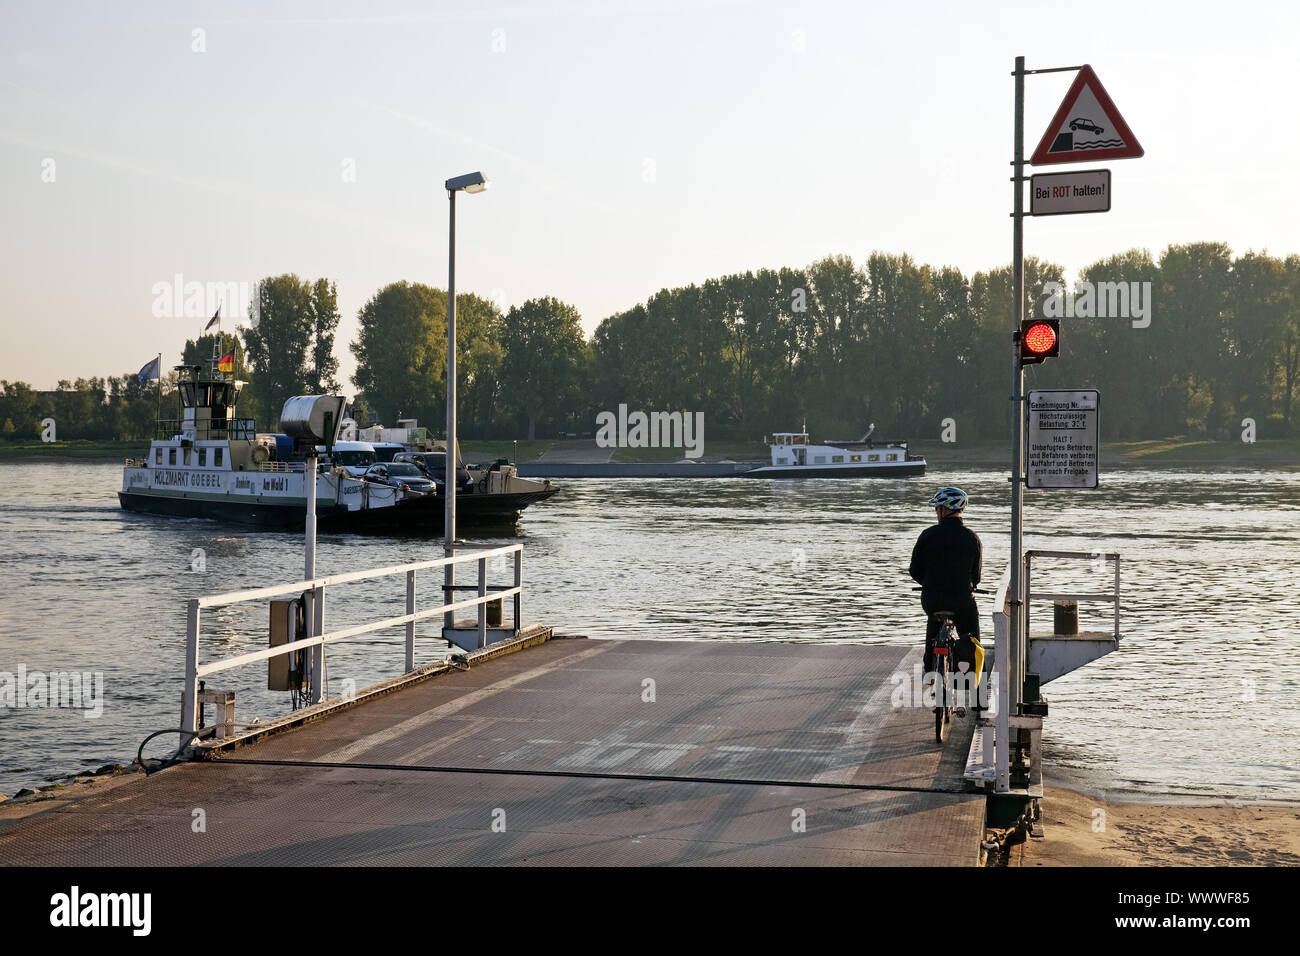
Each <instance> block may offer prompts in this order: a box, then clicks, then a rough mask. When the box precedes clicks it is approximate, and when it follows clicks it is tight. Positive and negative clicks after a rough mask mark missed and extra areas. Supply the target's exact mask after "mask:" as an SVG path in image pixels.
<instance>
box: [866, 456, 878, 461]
mask: <svg viewBox="0 0 1300 956" xmlns="http://www.w3.org/2000/svg"><path fill="white" fill-rule="evenodd" d="M867 461H880V456H879V455H868V456H867Z"/></svg>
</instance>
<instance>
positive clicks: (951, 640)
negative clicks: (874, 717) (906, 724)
mask: <svg viewBox="0 0 1300 956" xmlns="http://www.w3.org/2000/svg"><path fill="white" fill-rule="evenodd" d="M953 617H954V614H953V612H952V611H935V612H934V613H933V614H931V615H930V618H931V620H933V621H936V622H937V623H938V624H939V629H938V630H937V631H936V632H935V636H934V639H933V640H932V641H931V642H930V645H929V648H928V650H929V651H930V660H931V663H932V666H933V668H934V675H935V679H934V693H935V698H934V740H935V743H940V744H941V743H943V742H944V739H945V738H946V737H947V735H948V728H949V725H951V724H952V718H953V711H954V710H956V712H957V716H958V717H965V716H966V708H965V706H961V705H958V704H957V688H956V684H955V677H954V678H951V679H950V677H949V675H950V674H953V675H956V674H963V675H964V674H966V673H968V672H969V671H970V662H969V661H958V660H957V659H956V652H957V644H958V642H959V641H960V638H959V637H958V635H957V625H956V624H955V623H954V622H953Z"/></svg>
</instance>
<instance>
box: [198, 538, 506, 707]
mask: <svg viewBox="0 0 1300 956" xmlns="http://www.w3.org/2000/svg"><path fill="white" fill-rule="evenodd" d="M523 551H524V546H523V545H522V544H508V545H503V546H501V547H496V548H489V549H486V550H477V549H476V550H475V551H474V552H473V553H470V554H460V555H455V556H452V557H449V558H436V559H434V560H431V561H417V562H414V563H411V564H398V565H392V566H389V567H385V568H373V569H371V570H368V571H353V572H349V573H347V574H334V575H329V576H327V577H317V578H313V579H311V580H309V581H307V580H304V581H295V582H294V583H292V584H280V585H275V586H272V587H265V588H252V589H249V590H245V591H228V592H226V593H225V594H211V595H208V596H207V597H199V598H190V599H189V600H188V601H187V602H186V626H185V689H184V691H183V694H182V700H183V703H182V709H181V726H182V727H183V728H185V730H186V732H187V733H189V732H195V731H197V730H198V695H199V679H200V678H202V677H206V676H208V675H210V674H215V673H219V672H221V671H225V670H230V669H232V668H235V667H241V666H243V665H245V664H252V663H255V662H257V661H262V660H270V659H271V658H273V657H280V656H282V655H285V654H296V653H299V652H301V651H304V650H308V649H310V648H313V647H321V648H322V650H323V648H324V645H326V644H331V643H336V642H339V641H344V640H347V639H349V638H353V637H359V636H360V635H362V634H369V633H372V632H374V631H382V630H387V629H390V628H395V627H401V626H403V625H405V627H406V673H410V672H411V671H413V670H415V624H416V622H417V621H423V620H427V619H428V618H432V617H437V616H438V615H446V614H450V613H452V612H455V611H458V610H461V609H462V608H467V607H477V608H478V621H477V624H478V643H479V646H480V647H486V646H487V605H488V603H489V602H492V601H497V600H500V599H504V598H506V597H513V598H514V622H513V623H514V627H515V628H516V629H518V628H519V626H520V625H519V622H520V617H519V610H520V599H521V596H522V594H523ZM511 554H513V555H514V584H513V586H508V587H494V588H493V589H492V590H491V591H489V589H488V584H487V562H488V561H489V560H492V559H494V558H502V559H504V558H505V557H506V556H507V555H511ZM471 563H473V564H476V565H478V584H477V588H476V589H477V591H478V593H477V594H476V595H475V596H473V597H470V598H463V599H461V600H458V601H457V600H446V601H444V603H443V604H441V605H439V606H438V607H433V608H426V609H424V610H422V611H418V610H416V607H415V580H416V573H417V572H419V571H425V570H431V569H434V568H447V567H455V566H456V565H461V564H471ZM396 574H405V575H406V613H405V614H399V615H396V616H394V617H388V618H384V619H383V620H379V621H372V622H370V623H369V624H359V625H356V626H353V627H347V628H342V629H340V630H337V631H331V632H328V633H321V632H322V631H324V622H325V590H326V589H327V588H330V587H336V586H338V585H341V584H352V583H355V582H357V581H370V580H374V579H375V578H382V577H390V576H392V575H396ZM459 589H460V588H459V587H458V586H453V588H452V589H451V590H447V589H445V588H444V593H445V594H447V596H451V594H452V592H453V591H454V590H459ZM306 591H310V592H311V594H312V601H311V605H310V606H311V609H312V614H311V617H310V619H309V620H308V622H307V636H306V637H304V638H302V639H299V640H294V641H289V642H287V643H285V644H281V645H279V646H277V647H267V648H262V649H260V650H256V651H249V652H247V653H244V654H237V655H235V656H234V657H229V658H225V659H222V660H217V661H209V662H208V663H205V664H200V663H199V643H200V636H201V613H200V612H201V611H202V610H203V609H205V608H214V607H226V606H229V605H232V604H245V603H248V602H251V601H263V600H268V599H270V598H274V597H283V596H285V595H289V594H293V595H298V594H302V593H303V592H306ZM320 677H321V675H320V672H319V669H315V668H314V669H313V672H312V683H311V700H310V702H311V703H313V704H315V703H319V702H320V700H321V697H322V686H321V681H320Z"/></svg>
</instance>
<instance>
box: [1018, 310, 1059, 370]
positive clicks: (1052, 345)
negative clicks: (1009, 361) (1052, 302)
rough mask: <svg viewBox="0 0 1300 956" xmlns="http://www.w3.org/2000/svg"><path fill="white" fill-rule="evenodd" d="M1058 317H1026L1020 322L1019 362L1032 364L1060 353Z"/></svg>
mask: <svg viewBox="0 0 1300 956" xmlns="http://www.w3.org/2000/svg"><path fill="white" fill-rule="evenodd" d="M1060 332H1061V323H1060V320H1059V319H1028V320H1026V321H1024V322H1022V323H1020V364H1021V365H1033V364H1036V363H1038V362H1041V361H1043V359H1049V358H1055V357H1056V356H1058V355H1060V354H1061V334H1060Z"/></svg>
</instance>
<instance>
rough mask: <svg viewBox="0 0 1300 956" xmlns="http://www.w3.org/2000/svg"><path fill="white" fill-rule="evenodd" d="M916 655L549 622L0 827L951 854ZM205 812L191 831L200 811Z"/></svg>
mask: <svg viewBox="0 0 1300 956" xmlns="http://www.w3.org/2000/svg"><path fill="white" fill-rule="evenodd" d="M919 659H920V648H919V646H917V647H915V648H905V647H896V646H878V645H876V646H872V645H860V644H849V643H834V644H828V643H823V644H805V643H780V642H761V643H760V642H743V641H654V640H618V641H603V640H586V639H553V640H550V641H548V642H546V643H543V644H540V645H538V646H535V647H530V648H528V649H525V650H521V651H519V652H518V653H513V654H507V655H504V656H495V657H491V658H489V659H484V660H482V661H474V662H472V663H471V666H470V667H469V669H467V670H455V671H452V672H449V673H444V674H440V675H437V676H433V677H430V678H429V679H426V680H423V681H420V682H418V683H414V684H411V685H410V686H407V687H404V688H403V689H401V690H398V691H395V692H393V693H390V694H386V695H384V696H379V697H375V698H372V699H367V700H364V701H362V702H360V703H358V704H357V705H356V706H354V707H352V708H350V709H347V710H343V711H340V712H337V713H334V714H331V715H330V716H329V717H327V718H325V719H321V720H317V721H315V722H312V723H308V724H305V725H303V726H299V727H296V728H294V729H291V730H286V731H284V732H281V733H277V734H273V735H270V736H267V737H264V738H263V739H261V740H258V741H256V742H254V743H251V744H248V745H245V746H240V747H237V748H232V749H227V750H221V751H212V752H210V753H209V754H208V757H209V759H207V760H204V761H199V762H193V763H187V764H182V765H179V766H176V767H173V768H170V769H168V770H165V771H162V772H160V773H156V774H153V775H151V776H149V777H147V778H146V777H144V776H143V775H139V776H137V777H136V778H135V779H133V780H132V781H131V782H130V783H127V784H123V785H121V786H119V787H117V788H115V789H113V790H111V791H107V792H104V793H100V794H92V795H90V796H87V797H85V798H83V799H81V800H78V801H75V802H72V803H69V804H66V805H64V806H60V807H57V808H55V809H53V810H50V811H47V812H45V813H41V814H37V815H35V816H32V817H28V818H27V819H24V820H20V821H14V822H10V823H9V824H8V825H5V826H3V827H2V828H0V859H2V860H4V861H5V862H6V863H8V864H9V865H49V866H53V865H59V866H68V865H71V866H135V865H164V866H192V865H225V866H231V865H236V866H265V865H292V866H336V865H370V866H374V865H396V866H434V865H554V866H570V865H664V866H673V865H747V866H772V865H852V866H874V865H956V866H973V865H977V863H978V861H979V852H980V841H981V839H982V837H983V834H984V829H983V827H984V806H985V797H984V795H983V794H981V793H971V792H968V791H967V789H966V787H965V785H964V783H963V780H962V773H963V770H964V767H965V761H966V753H967V749H968V747H969V743H970V739H971V735H972V732H973V720H972V719H971V718H970V717H967V718H965V719H963V720H959V721H958V722H957V724H956V727H955V728H954V731H953V733H952V734H951V735H950V736H949V739H948V742H947V743H946V744H945V745H943V746H940V745H938V744H936V743H935V742H934V739H933V714H932V712H931V711H930V710H928V709H925V708H918V707H898V706H894V702H893V700H892V698H893V697H894V695H895V692H896V690H897V688H898V686H899V679H898V678H896V677H895V675H897V674H900V673H901V674H906V675H907V680H909V681H910V680H911V679H912V674H913V672H914V669H915V667H916V665H917V664H918V663H919ZM200 817H201V818H202V827H201V828H200V827H199V826H198V821H199V819H200Z"/></svg>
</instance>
